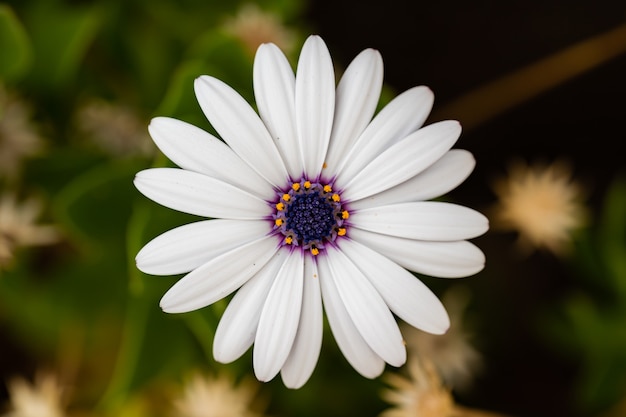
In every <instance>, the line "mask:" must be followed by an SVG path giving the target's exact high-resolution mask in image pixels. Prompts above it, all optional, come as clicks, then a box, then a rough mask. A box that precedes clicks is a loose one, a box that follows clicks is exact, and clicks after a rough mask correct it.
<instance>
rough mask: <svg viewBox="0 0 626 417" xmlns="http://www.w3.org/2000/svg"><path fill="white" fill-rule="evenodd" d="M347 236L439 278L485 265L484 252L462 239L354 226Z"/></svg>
mask: <svg viewBox="0 0 626 417" xmlns="http://www.w3.org/2000/svg"><path fill="white" fill-rule="evenodd" d="M350 238H351V239H354V240H356V241H359V242H361V243H363V244H365V245H367V246H368V247H369V248H371V249H373V250H375V251H377V252H380V253H382V254H383V255H385V256H386V257H388V258H389V259H391V260H393V261H394V262H397V263H398V264H399V265H401V266H403V267H405V268H407V269H409V270H411V271H415V272H418V273H420V274H425V275H431V276H434V277H441V278H461V277H466V276H469V275H474V274H476V273H478V272H479V271H481V270H482V269H483V268H484V267H485V255H484V254H483V253H482V252H481V250H480V249H478V247H476V245H474V244H473V243H470V242H467V241H465V240H460V241H455V242H431V241H424V240H412V239H405V238H401V237H395V236H388V235H381V234H378V233H372V232H368V231H365V230H360V229H357V228H356V227H353V228H351V229H350Z"/></svg>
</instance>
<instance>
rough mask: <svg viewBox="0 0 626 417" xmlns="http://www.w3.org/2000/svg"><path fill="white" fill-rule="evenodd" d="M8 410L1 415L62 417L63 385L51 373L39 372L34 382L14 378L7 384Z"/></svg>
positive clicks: (6, 416)
mask: <svg viewBox="0 0 626 417" xmlns="http://www.w3.org/2000/svg"><path fill="white" fill-rule="evenodd" d="M7 388H8V391H9V400H10V411H9V413H7V414H3V416H2V417H63V416H65V415H66V413H65V411H64V406H63V393H64V390H63V387H61V386H60V385H59V381H58V380H57V378H56V377H55V376H54V375H53V374H47V373H41V374H37V376H36V377H35V382H34V384H31V383H30V382H28V381H26V380H25V379H23V378H20V377H18V378H14V379H12V380H10V381H9V383H8V384H7Z"/></svg>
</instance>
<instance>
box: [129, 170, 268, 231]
mask: <svg viewBox="0 0 626 417" xmlns="http://www.w3.org/2000/svg"><path fill="white" fill-rule="evenodd" d="M134 183H135V187H137V189H138V190H139V191H140V192H141V193H142V194H143V195H145V196H146V197H148V198H149V199H151V200H153V201H155V202H157V203H159V204H161V205H163V206H165V207H169V208H171V209H174V210H178V211H182V212H183V213H189V214H195V215H196V216H204V217H221V218H228V219H241V220H247V219H252V220H255V219H262V218H264V217H266V216H268V215H270V214H271V213H272V208H271V207H270V206H269V205H268V204H267V203H266V202H265V201H263V200H261V199H260V198H259V197H256V196H254V195H252V194H250V193H248V192H247V191H244V190H241V189H239V188H237V187H235V186H233V185H231V184H228V183H225V182H223V181H220V180H217V179H215V178H212V177H207V176H206V175H202V174H198V173H196V172H193V171H186V170H184V169H177V168H152V169H147V170H144V171H140V172H138V173H137V175H136V176H135V181H134Z"/></svg>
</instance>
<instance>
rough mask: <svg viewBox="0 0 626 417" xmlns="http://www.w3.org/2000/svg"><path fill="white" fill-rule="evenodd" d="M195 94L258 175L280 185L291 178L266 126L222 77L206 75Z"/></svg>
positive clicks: (221, 134) (203, 109)
mask: <svg viewBox="0 0 626 417" xmlns="http://www.w3.org/2000/svg"><path fill="white" fill-rule="evenodd" d="M194 86H195V90H196V97H197V98H198V103H200V107H202V111H203V112H204V114H205V115H206V117H207V119H209V122H211V125H213V127H214V128H215V130H216V131H217V132H218V133H219V134H220V136H221V137H222V139H224V141H226V143H228V145H230V147H231V148H232V149H233V151H235V152H236V153H237V155H239V156H240V157H241V159H243V160H244V161H246V162H247V163H248V164H249V165H250V166H251V167H252V168H253V169H254V170H256V171H257V172H258V173H259V175H261V176H262V177H263V178H265V179H266V180H267V181H269V183H270V184H272V185H274V186H275V187H277V188H280V187H282V186H284V185H285V182H286V180H287V178H288V174H287V170H286V169H285V165H284V164H283V160H282V158H281V156H280V153H279V152H278V149H276V146H275V145H274V141H272V137H271V136H270V134H269V132H268V131H267V128H266V127H265V125H264V124H263V122H262V121H261V119H260V118H259V116H258V115H257V114H256V113H255V111H254V110H253V109H252V107H250V105H249V104H248V102H246V100H245V99H244V98H243V97H241V96H240V95H239V94H238V93H237V92H236V91H235V90H233V89H232V88H231V87H229V86H228V85H226V84H224V83H223V82H222V81H220V80H218V79H216V78H213V77H209V76H207V75H203V76H202V77H200V78H197V79H196V81H195V83H194Z"/></svg>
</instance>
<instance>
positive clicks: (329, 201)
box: [272, 179, 350, 255]
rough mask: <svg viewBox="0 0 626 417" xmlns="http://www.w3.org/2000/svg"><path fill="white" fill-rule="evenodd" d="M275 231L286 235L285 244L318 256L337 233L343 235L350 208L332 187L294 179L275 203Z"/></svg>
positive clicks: (333, 239) (335, 237)
mask: <svg viewBox="0 0 626 417" xmlns="http://www.w3.org/2000/svg"><path fill="white" fill-rule="evenodd" d="M274 207H275V209H276V213H275V214H274V215H273V216H272V219H273V220H274V230H275V232H276V233H281V234H282V235H283V236H284V239H283V244H284V245H294V246H299V247H301V248H302V249H305V250H310V251H311V253H312V254H313V255H318V254H319V253H320V249H323V248H324V245H325V244H326V243H328V242H333V241H335V239H337V236H344V235H345V234H346V228H345V226H344V222H345V220H346V219H347V218H348V217H349V215H350V214H349V213H348V210H346V209H344V208H343V206H342V204H341V196H340V195H339V194H338V193H336V192H334V191H333V189H332V186H330V185H329V184H323V183H320V182H317V181H315V182H312V181H309V180H307V179H301V180H300V181H299V182H293V183H291V184H290V186H289V188H288V189H287V190H285V191H284V192H283V193H281V194H280V195H279V198H278V200H277V201H276V202H275V203H274Z"/></svg>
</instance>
